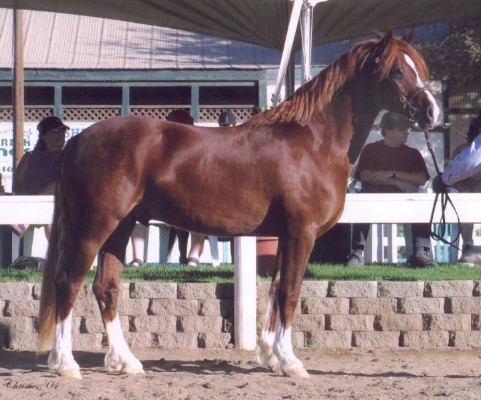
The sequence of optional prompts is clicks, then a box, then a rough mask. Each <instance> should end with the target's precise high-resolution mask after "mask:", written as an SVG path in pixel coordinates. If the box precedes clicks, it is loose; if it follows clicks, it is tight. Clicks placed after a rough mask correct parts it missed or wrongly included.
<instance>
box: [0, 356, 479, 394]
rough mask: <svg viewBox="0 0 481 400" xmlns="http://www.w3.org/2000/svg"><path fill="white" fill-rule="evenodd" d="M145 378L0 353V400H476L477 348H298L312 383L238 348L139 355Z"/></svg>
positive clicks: (88, 363) (90, 359) (90, 364)
mask: <svg viewBox="0 0 481 400" xmlns="http://www.w3.org/2000/svg"><path fill="white" fill-rule="evenodd" d="M134 353H135V354H136V355H137V356H138V357H139V358H140V359H141V360H142V362H143V364H144V369H145V374H143V375H134V376H125V375H123V376H118V375H108V374H107V373H105V372H104V371H103V369H102V365H103V357H104V353H101V352H92V353H87V352H76V353H75V357H76V360H77V362H78V363H79V364H80V367H81V369H82V375H83V380H80V381H79V380H73V379H65V378H60V377H57V376H56V375H53V374H51V373H50V372H49V371H48V370H47V368H46V356H40V357H37V356H36V355H35V353H32V352H10V351H1V352H0V399H14V400H32V399H48V400H49V399H82V400H84V399H86V400H90V399H95V400H107V399H112V400H114V399H115V400H117V399H166V400H181V399H182V400H184V399H185V400H187V399H189V400H197V399H208V400H221V399H222V400H224V399H248V400H251V399H263V400H266V399H309V400H312V399H369V400H371V399H372V400H375V399H389V400H395V399H409V400H412V399H455V400H463V399H476V400H479V399H480V397H481V392H480V388H481V386H480V369H481V357H480V352H479V351H473V350H471V351H461V350H455V349H453V350H436V351H413V350H397V351H380V350H379V351H378V350H376V351H368V350H349V351H342V352H339V351H338V352H333V351H322V350H303V351H298V352H297V354H298V356H299V357H300V358H301V359H302V360H304V365H305V367H306V369H307V370H308V372H309V373H310V375H311V378H310V379H292V378H287V377H284V376H280V375H276V374H274V373H271V372H269V371H268V370H266V369H264V368H261V367H259V366H258V365H257V364H256V362H255V353H254V352H247V351H239V350H232V349H230V350H215V351H212V350H164V349H159V350H157V349H155V350H151V349H149V350H136V351H134Z"/></svg>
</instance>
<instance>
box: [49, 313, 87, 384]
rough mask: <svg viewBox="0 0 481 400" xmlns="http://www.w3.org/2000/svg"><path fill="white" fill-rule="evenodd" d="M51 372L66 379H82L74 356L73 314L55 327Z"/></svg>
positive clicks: (51, 352)
mask: <svg viewBox="0 0 481 400" xmlns="http://www.w3.org/2000/svg"><path fill="white" fill-rule="evenodd" d="M48 367H49V369H50V370H51V371H54V372H56V373H57V374H59V375H61V376H65V377H71V378H77V379H82V376H81V375H80V367H79V365H78V364H77V362H76V361H75V360H74V358H73V354H72V312H70V314H69V315H68V316H67V318H65V320H63V321H62V322H57V325H56V327H55V344H54V346H53V348H52V350H51V351H50V354H49V356H48Z"/></svg>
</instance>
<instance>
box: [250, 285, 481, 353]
mask: <svg viewBox="0 0 481 400" xmlns="http://www.w3.org/2000/svg"><path fill="white" fill-rule="evenodd" d="M268 292H269V284H268V282H261V283H260V285H259V288H258V299H259V300H258V329H259V330H260V329H261V328H260V323H261V322H262V318H263V315H264V311H265V307H266V306H265V305H266V301H267V297H268ZM262 298H264V301H262ZM480 311H481V297H480V283H479V282H477V281H476V282H473V281H439V282H370V281H367V282H359V281H329V282H328V281H305V282H304V283H303V286H302V289H301V293H300V298H299V303H298V306H297V310H296V316H295V319H294V324H293V327H292V332H293V345H294V346H295V347H298V348H300V347H310V348H317V347H321V348H337V349H347V348H351V347H362V348H398V347H409V348H417V349H426V348H447V347H457V348H480V347H481V340H480Z"/></svg>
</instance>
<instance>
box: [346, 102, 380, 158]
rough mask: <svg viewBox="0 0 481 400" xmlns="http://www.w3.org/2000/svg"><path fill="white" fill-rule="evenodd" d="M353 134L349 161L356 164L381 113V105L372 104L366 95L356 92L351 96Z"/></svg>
mask: <svg viewBox="0 0 481 400" xmlns="http://www.w3.org/2000/svg"><path fill="white" fill-rule="evenodd" d="M351 104H352V127H353V134H352V139H351V143H350V145H349V150H348V157H349V162H350V163H351V164H354V163H355V162H356V160H357V158H358V157H359V154H361V150H362V148H363V147H364V144H365V143H366V140H367V137H368V136H369V132H370V131H371V128H372V125H373V124H374V120H375V119H376V116H377V114H378V113H379V111H380V109H379V107H376V106H375V105H374V104H370V103H369V100H368V99H367V98H366V96H365V95H358V96H356V95H355V94H354V95H353V96H352V97H351Z"/></svg>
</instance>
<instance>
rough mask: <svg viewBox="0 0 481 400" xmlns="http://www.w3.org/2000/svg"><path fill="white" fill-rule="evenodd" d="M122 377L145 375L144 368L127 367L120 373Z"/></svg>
mask: <svg viewBox="0 0 481 400" xmlns="http://www.w3.org/2000/svg"><path fill="white" fill-rule="evenodd" d="M120 373H121V374H122V375H135V374H145V371H144V368H143V367H142V364H141V365H140V366H139V365H126V366H125V367H124V368H122V370H121V371H120Z"/></svg>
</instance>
